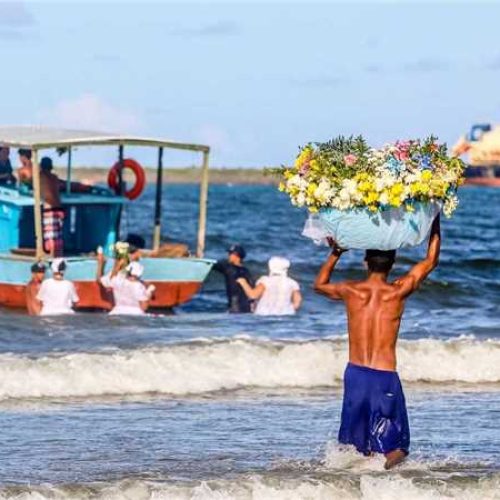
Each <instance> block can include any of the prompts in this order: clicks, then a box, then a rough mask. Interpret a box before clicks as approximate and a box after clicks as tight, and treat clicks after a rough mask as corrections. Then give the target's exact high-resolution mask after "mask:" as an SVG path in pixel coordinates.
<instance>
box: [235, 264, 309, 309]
mask: <svg viewBox="0 0 500 500" xmlns="http://www.w3.org/2000/svg"><path fill="white" fill-rule="evenodd" d="M268 266H269V276H262V277H261V278H259V279H258V280H257V283H256V286H255V288H252V287H251V286H250V284H249V283H248V281H247V280H246V279H245V278H240V279H238V280H237V281H238V283H239V284H240V285H241V287H242V288H243V290H244V291H245V293H246V294H247V296H248V298H249V299H253V300H258V302H257V306H256V307H255V310H254V313H255V314H258V315H261V316H271V315H273V316H284V315H288V314H295V313H296V312H297V310H298V309H299V308H300V305H301V303H302V295H301V293H300V286H299V284H298V283H297V282H296V281H295V280H293V279H292V278H289V277H288V269H289V268H290V261H289V260H288V259H285V258H284V257H271V258H270V259H269V262H268Z"/></svg>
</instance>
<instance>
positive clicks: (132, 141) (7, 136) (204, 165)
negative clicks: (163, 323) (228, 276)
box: [0, 126, 214, 311]
mask: <svg viewBox="0 0 500 500" xmlns="http://www.w3.org/2000/svg"><path fill="white" fill-rule="evenodd" d="M83 146H85V147H87V146H92V147H108V148H110V147H112V148H116V151H117V163H116V164H115V165H114V166H113V171H112V175H111V174H110V177H109V178H108V181H109V183H110V185H111V187H100V186H85V185H82V184H79V183H75V182H73V181H72V177H71V175H72V167H73V165H72V153H73V151H74V150H76V149H77V148H79V147H83ZM128 146H134V150H135V147H138V146H139V147H144V148H157V150H158V164H157V169H156V192H155V203H154V213H153V214H152V215H153V220H154V231H153V237H152V241H153V244H152V249H151V251H150V252H149V256H146V257H143V258H142V259H141V263H142V264H143V265H144V276H143V279H144V280H145V281H146V282H148V283H152V284H153V285H155V287H156V291H155V293H154V297H153V299H152V300H151V302H150V310H151V311H163V310H170V309H172V308H173V307H175V306H178V305H180V304H183V303H185V302H188V301H189V300H190V299H191V298H192V297H193V296H194V295H195V294H196V293H197V292H198V291H199V290H200V288H201V286H202V284H203V282H204V280H205V279H206V277H207V276H208V274H209V272H210V270H211V268H212V265H213V263H214V261H213V260H210V259H205V258H203V255H204V249H205V233H206V216H207V196H208V164H209V153H210V147H209V146H206V145H201V144H191V143H184V142H177V141H171V140H166V139H155V138H144V137H135V136H129V135H120V134H107V133H103V132H93V131H81V130H67V129H63V130H61V129H55V128H50V127H41V126H17V127H0V147H4V148H5V147H8V148H23V149H29V150H30V151H31V152H32V153H31V154H32V165H33V169H32V172H33V181H32V185H31V186H28V187H27V186H26V185H2V186H0V235H1V236H0V306H4V307H9V308H26V300H25V286H26V284H27V282H28V281H29V280H30V276H31V272H30V268H31V266H32V265H33V263H35V262H38V261H46V262H50V259H51V258H50V255H48V254H47V253H46V251H45V250H44V245H43V232H42V231H43V228H42V203H43V200H42V198H41V186H40V165H39V160H40V158H41V153H42V151H43V152H44V154H45V150H52V151H54V150H56V151H58V152H59V154H64V155H66V156H67V169H66V174H67V175H66V177H67V178H66V180H64V181H63V180H61V181H60V198H61V205H62V209H63V210H64V213H65V217H64V226H63V240H64V258H65V259H66V261H67V263H68V268H67V272H66V277H67V278H68V279H69V280H71V281H73V282H74V283H75V285H76V288H77V292H78V295H79V297H80V302H79V303H78V306H77V309H80V310H89V311H96V310H101V311H102V310H109V309H111V308H112V306H113V300H112V296H111V294H110V293H109V292H107V291H106V290H105V289H104V288H103V287H102V286H101V285H100V284H99V283H98V282H97V280H96V269H97V268H96V266H97V254H96V252H97V251H100V250H97V249H98V248H99V247H101V248H102V249H103V250H102V251H103V252H104V253H105V254H106V255H107V256H108V257H109V258H108V260H107V266H108V268H107V269H109V268H110V267H111V264H112V257H113V248H114V245H115V243H116V242H118V241H120V239H121V238H122V237H123V235H121V234H120V220H121V216H122V212H123V209H124V207H125V206H127V205H128V204H131V203H133V201H131V200H132V199H133V198H134V197H135V196H137V193H138V191H137V188H140V187H141V186H138V185H137V183H136V185H135V186H134V188H132V189H129V190H127V185H126V183H125V181H124V175H123V173H124V169H125V168H127V167H130V165H132V167H134V166H135V167H137V166H139V168H137V169H136V171H135V173H136V174H137V175H138V176H139V177H140V175H139V174H141V167H140V165H139V164H138V163H137V162H135V161H134V160H132V159H129V158H125V153H126V148H127V147H128ZM167 148H170V149H177V150H182V151H194V152H197V153H200V154H201V174H200V196H199V216H198V220H197V223H198V231H197V241H196V250H195V252H193V253H194V255H192V256H191V255H189V256H187V257H162V256H158V255H160V254H161V252H159V250H160V249H161V248H162V243H161V209H162V186H163V151H164V149H167ZM143 174H144V172H143V171H142V175H143ZM138 180H140V181H141V182H142V183H144V180H145V178H144V175H143V177H142V179H138ZM111 181H113V182H111ZM134 190H135V191H134ZM131 194H132V195H133V196H132V195H131ZM180 216H181V215H180ZM187 222H188V221H187ZM190 222H191V223H193V221H190ZM195 223H196V221H195ZM146 255H148V253H147V252H146Z"/></svg>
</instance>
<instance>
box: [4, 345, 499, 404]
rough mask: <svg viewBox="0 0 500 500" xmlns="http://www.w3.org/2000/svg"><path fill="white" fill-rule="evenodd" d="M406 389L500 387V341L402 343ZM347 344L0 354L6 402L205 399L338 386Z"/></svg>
mask: <svg viewBox="0 0 500 500" xmlns="http://www.w3.org/2000/svg"><path fill="white" fill-rule="evenodd" d="M398 359H399V373H400V375H401V378H402V379H403V381H405V382H412V383H413V382H424V383H429V384H441V383H451V384H453V383H462V384H474V385H481V384H497V383H500V341H496V340H482V341H479V340H476V339H474V338H469V337H467V338H457V339H453V340H437V339H420V340H415V341H404V340H402V341H400V343H399V346H398ZM346 360H347V342H346V339H344V338H333V339H321V340H308V341H271V340H255V339H249V338H232V339H225V340H216V339H198V340H196V341H192V342H188V343H182V344H174V345H170V346H164V347H154V348H153V347H150V348H142V349H135V350H128V351H116V352H98V353H66V354H57V355H46V356H43V357H28V356H20V355H14V354H3V355H0V399H3V400H5V399H9V398H43V397H63V398H64V397H93V396H103V395H129V394H130V395H138V394H146V393H161V394H170V395H178V396H182V395H190V394H202V393H207V392H214V391H223V390H236V389H242V388H285V389H286V388H293V387H297V388H305V389H312V388H320V387H338V386H340V384H341V381H342V374H343V370H344V367H345V363H346Z"/></svg>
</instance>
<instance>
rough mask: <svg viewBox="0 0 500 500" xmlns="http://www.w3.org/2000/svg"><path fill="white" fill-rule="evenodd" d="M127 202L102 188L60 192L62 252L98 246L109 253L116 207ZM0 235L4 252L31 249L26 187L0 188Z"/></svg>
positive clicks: (30, 204)
mask: <svg viewBox="0 0 500 500" xmlns="http://www.w3.org/2000/svg"><path fill="white" fill-rule="evenodd" d="M127 201H128V200H126V199H125V198H123V197H119V196H115V195H114V194H113V193H112V192H111V191H109V190H108V189H104V188H94V190H93V192H92V193H88V194H87V193H85V194H83V193H71V194H62V195H61V204H62V206H63V207H64V209H65V220H64V229H63V231H64V250H65V253H68V254H78V253H89V252H93V251H95V249H96V248H97V247H98V246H102V247H103V248H104V249H105V252H106V253H107V254H109V253H110V247H111V246H112V245H113V244H114V243H115V241H116V225H117V220H118V213H119V210H120V207H121V206H123V205H124V204H125V203H127ZM90 229H91V230H90ZM0 234H1V235H2V237H1V238H0V252H4V253H7V252H10V250H11V249H13V248H35V224H34V217H33V195H32V192H31V191H30V190H27V189H26V188H25V187H22V188H20V189H19V190H17V189H11V188H6V187H1V188H0Z"/></svg>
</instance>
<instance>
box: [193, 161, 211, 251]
mask: <svg viewBox="0 0 500 500" xmlns="http://www.w3.org/2000/svg"><path fill="white" fill-rule="evenodd" d="M208 155H209V151H203V165H202V167H201V182H200V216H199V222H198V246H197V248H196V257H198V258H199V259H201V258H202V257H203V254H204V252H205V235H206V228H207V200H208Z"/></svg>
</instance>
